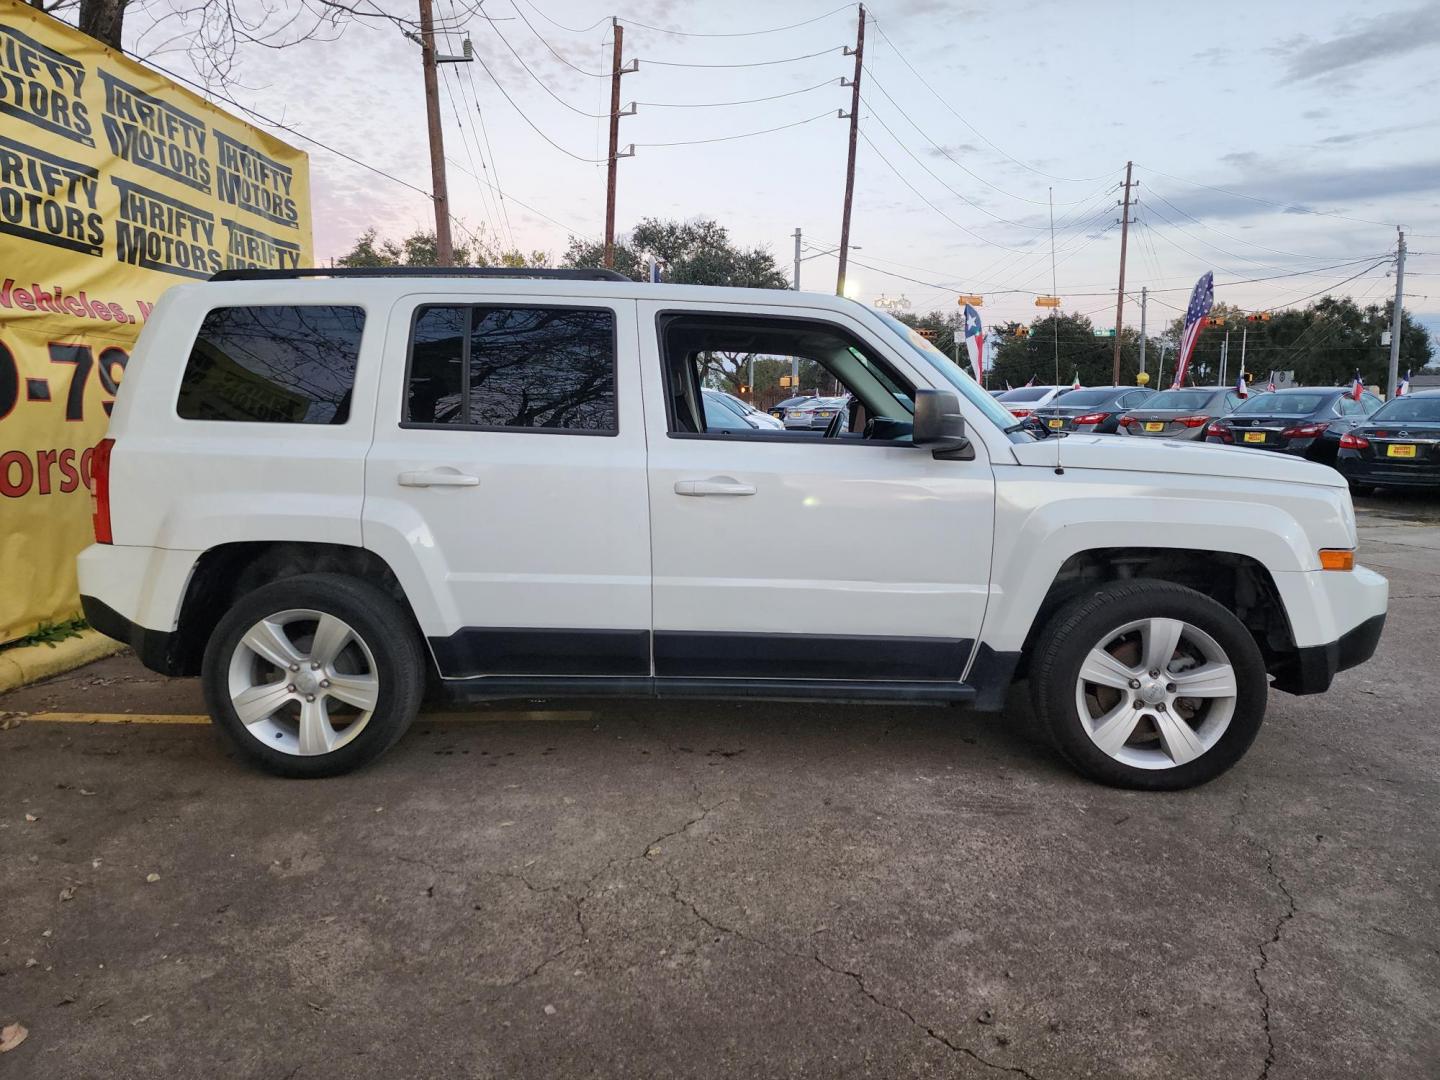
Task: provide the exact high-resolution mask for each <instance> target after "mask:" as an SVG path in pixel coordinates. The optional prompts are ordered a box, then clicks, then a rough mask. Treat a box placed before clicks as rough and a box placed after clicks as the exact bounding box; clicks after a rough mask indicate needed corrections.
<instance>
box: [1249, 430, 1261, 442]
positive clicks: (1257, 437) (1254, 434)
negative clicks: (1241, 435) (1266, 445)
mask: <svg viewBox="0 0 1440 1080" xmlns="http://www.w3.org/2000/svg"><path fill="white" fill-rule="evenodd" d="M1245 441H1246V442H1262V443H1263V442H1264V441H1265V433H1264V432H1263V431H1247V432H1245Z"/></svg>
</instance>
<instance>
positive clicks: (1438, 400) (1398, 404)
mask: <svg viewBox="0 0 1440 1080" xmlns="http://www.w3.org/2000/svg"><path fill="white" fill-rule="evenodd" d="M1374 420H1375V422H1376V423H1379V422H1380V421H1382V420H1383V421H1385V422H1386V423H1390V424H1405V423H1426V424H1440V397H1423V398H1410V397H1402V398H1396V399H1395V400H1394V401H1392V402H1390V403H1388V404H1387V405H1385V406H1383V407H1382V408H1381V409H1380V410H1379V411H1377V412H1376V413H1375V416H1374Z"/></svg>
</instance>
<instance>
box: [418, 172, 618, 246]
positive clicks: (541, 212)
mask: <svg viewBox="0 0 1440 1080" xmlns="http://www.w3.org/2000/svg"><path fill="white" fill-rule="evenodd" d="M445 160H446V161H448V162H450V164H451V165H454V166H455V168H457V169H459V170H460V171H461V172H463V173H465V175H467V176H469V177H470V178H471V179H472V180H474V181H476V182H477V183H480V184H484V185H485V186H486V187H488V188H491V189H492V190H494V191H496V192H498V191H499V190H500V189H499V188H498V187H496V186H495V185H494V184H492V183H490V181H489V180H486V179H485V178H484V177H482V176H476V175H475V174H474V173H472V172H471V171H470V170H469V169H467V168H465V166H463V165H461V164H460V163H459V162H458V161H456V160H455V159H454V158H446V159H445ZM504 197H505V198H506V199H508V200H509V201H510V202H513V203H514V204H515V205H516V206H520V207H524V208H525V209H526V210H529V211H530V212H531V213H532V214H535V215H538V216H539V217H542V218H544V219H545V220H546V221H548V222H550V224H552V225H559V226H560V228H562V229H564V230H565V231H566V232H568V233H572V234H574V235H575V236H578V237H580V238H581V239H582V240H589V241H591V242H592V243H593V242H594V240H595V238H594V237H593V236H592V235H590V234H589V233H586V232H584V231H582V230H580V229H577V228H575V226H573V225H567V224H565V222H563V221H560V220H558V219H556V218H553V217H551V216H550V215H549V214H547V213H545V211H544V210H540V209H538V208H536V207H534V206H531V205H530V204H529V203H527V202H522V201H521V200H520V199H517V198H515V196H514V195H506V196H504ZM510 246H511V247H512V248H513V247H515V244H514V242H513V241H512V243H511V245H510Z"/></svg>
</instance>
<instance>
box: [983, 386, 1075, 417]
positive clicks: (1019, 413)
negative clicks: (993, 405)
mask: <svg viewBox="0 0 1440 1080" xmlns="http://www.w3.org/2000/svg"><path fill="white" fill-rule="evenodd" d="M1073 389H1074V387H1071V386H1017V387H1016V388H1015V389H1014V390H1006V391H1005V392H1004V393H1003V394H1001V395H1000V396H999V397H997V398H996V399H995V400H996V401H998V402H1000V404H1001V405H1004V406H1005V408H1007V409H1009V410H1010V412H1011V414H1012V415H1013V416H1014V417H1015V419H1017V420H1024V419H1025V417H1027V416H1029V415H1030V414H1031V413H1032V412H1034V411H1035V410H1036V409H1039V408H1043V407H1044V406H1046V405H1049V404H1050V402H1051V401H1053V400H1054V399H1055V397H1056V396H1057V395H1059V394H1063V393H1064V392H1065V391H1066V390H1073Z"/></svg>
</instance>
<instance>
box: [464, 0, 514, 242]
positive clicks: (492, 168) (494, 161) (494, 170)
mask: <svg viewBox="0 0 1440 1080" xmlns="http://www.w3.org/2000/svg"><path fill="white" fill-rule="evenodd" d="M481 2H482V3H483V0H481ZM454 9H455V0H451V10H452V11H454ZM482 14H483V13H482ZM464 68H465V81H466V82H467V83H468V84H469V86H470V100H471V101H472V102H473V103H474V105H475V118H476V119H477V120H478V121H479V122H480V138H481V141H483V142H484V144H485V154H484V156H482V157H481V158H480V164H481V166H482V167H484V171H485V172H487V173H489V174H491V175H493V176H494V177H495V183H494V184H493V185H489V184H487V185H486V186H487V187H491V188H492V191H491V194H492V195H493V196H494V197H495V198H496V200H498V202H499V204H500V216H501V218H502V220H503V221H504V222H505V231H506V233H507V235H508V236H509V237H510V249H511V250H512V251H514V250H517V249H518V245H517V244H516V243H515V226H514V225H513V224H512V223H511V221H510V207H509V205H508V204H507V203H506V202H505V190H504V187H503V183H502V181H501V179H500V159H499V158H497V157H496V156H495V151H494V150H493V149H492V148H491V146H490V130H489V128H488V127H486V125H485V110H484V109H482V108H481V107H480V89H479V87H477V86H476V85H475V72H474V71H473V70H472V69H471V67H470V65H469V64H466V65H464ZM455 82H456V85H459V84H460V76H459V75H458V74H457V75H456V76H455ZM462 96H463V94H462ZM476 145H477V149H478V147H479V144H478V143H477V144H476ZM486 158H488V159H489V162H488V164H487V163H486Z"/></svg>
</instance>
